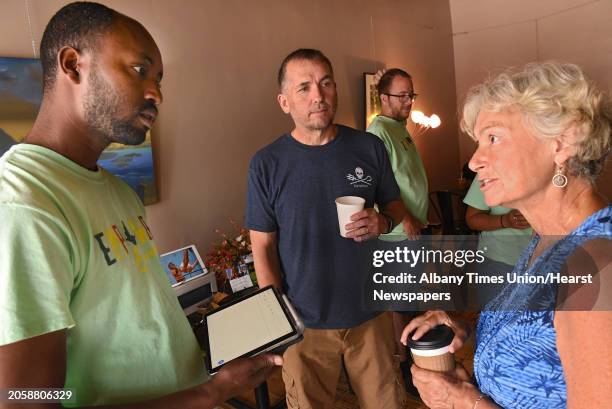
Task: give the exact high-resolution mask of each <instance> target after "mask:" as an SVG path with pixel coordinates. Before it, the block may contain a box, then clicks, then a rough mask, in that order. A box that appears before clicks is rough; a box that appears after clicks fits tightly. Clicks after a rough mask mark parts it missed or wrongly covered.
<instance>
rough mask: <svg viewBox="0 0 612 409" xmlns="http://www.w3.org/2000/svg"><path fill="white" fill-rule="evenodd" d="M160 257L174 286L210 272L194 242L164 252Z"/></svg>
mask: <svg viewBox="0 0 612 409" xmlns="http://www.w3.org/2000/svg"><path fill="white" fill-rule="evenodd" d="M159 259H160V262H161V265H162V267H163V268H164V271H165V272H166V275H167V276H168V280H170V284H172V286H173V287H176V286H177V285H179V284H181V283H184V282H187V281H189V280H192V279H194V278H196V277H197V276H199V275H202V274H206V273H208V270H207V269H206V267H205V266H204V263H203V262H202V258H200V254H199V253H198V250H197V249H196V247H195V245H193V244H191V245H189V246H186V247H183V248H180V249H177V250H174V251H171V252H169V253H165V254H162V255H161V256H160V257H159Z"/></svg>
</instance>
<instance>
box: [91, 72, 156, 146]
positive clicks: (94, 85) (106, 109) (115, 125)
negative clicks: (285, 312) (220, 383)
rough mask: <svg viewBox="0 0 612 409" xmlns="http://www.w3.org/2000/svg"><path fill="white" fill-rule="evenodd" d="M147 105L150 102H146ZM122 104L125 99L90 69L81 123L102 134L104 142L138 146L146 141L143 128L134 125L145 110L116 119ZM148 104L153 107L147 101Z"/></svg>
mask: <svg viewBox="0 0 612 409" xmlns="http://www.w3.org/2000/svg"><path fill="white" fill-rule="evenodd" d="M147 102H150V101H147ZM125 105H126V101H125V98H123V97H122V96H121V95H119V94H118V93H117V92H116V91H115V90H114V89H112V88H111V86H110V85H109V84H108V83H107V82H106V81H105V80H104V79H103V78H102V77H100V76H99V75H98V74H97V69H96V68H95V67H94V69H92V71H91V74H90V75H89V89H88V91H87V94H86V95H85V102H84V109H85V121H86V122H87V124H88V125H89V126H90V127H91V128H93V129H95V130H96V131H98V132H100V133H101V134H103V135H104V136H105V137H106V139H107V141H106V142H107V143H111V142H118V143H122V144H125V145H140V144H141V143H143V142H144V140H145V138H146V133H147V131H146V129H145V128H142V129H139V128H137V127H136V126H135V125H134V121H136V120H137V119H138V114H139V112H141V111H143V110H144V109H146V108H147V107H148V105H147V103H145V104H144V105H145V106H143V107H141V108H140V109H138V110H135V111H134V113H133V114H132V115H130V116H129V117H128V118H120V114H119V111H120V109H121V107H123V106H125ZM151 105H153V107H154V104H153V103H152V102H151Z"/></svg>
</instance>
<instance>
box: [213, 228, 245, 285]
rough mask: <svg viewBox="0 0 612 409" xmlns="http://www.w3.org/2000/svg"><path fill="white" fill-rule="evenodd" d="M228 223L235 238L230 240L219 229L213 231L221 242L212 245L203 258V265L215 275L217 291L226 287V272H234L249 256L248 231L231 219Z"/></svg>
mask: <svg viewBox="0 0 612 409" xmlns="http://www.w3.org/2000/svg"><path fill="white" fill-rule="evenodd" d="M229 222H230V224H231V225H232V228H233V230H234V232H235V234H237V236H236V237H235V238H232V237H230V236H229V235H228V234H226V233H225V232H223V231H222V230H221V229H219V228H216V229H214V230H213V231H214V232H215V233H217V234H218V235H219V236H220V237H221V242H219V243H213V244H212V245H211V247H210V250H209V251H208V253H206V255H205V256H204V264H205V265H206V268H208V269H209V270H210V271H213V272H214V273H215V278H216V279H217V287H218V288H219V290H222V289H224V288H226V287H227V281H228V276H227V271H228V270H232V271H236V267H237V266H238V265H239V264H241V263H242V259H243V257H244V256H246V255H249V254H251V239H250V236H249V231H248V230H247V229H245V228H244V227H242V226H240V225H239V224H238V223H236V221H234V220H232V219H229ZM232 236H233V234H232Z"/></svg>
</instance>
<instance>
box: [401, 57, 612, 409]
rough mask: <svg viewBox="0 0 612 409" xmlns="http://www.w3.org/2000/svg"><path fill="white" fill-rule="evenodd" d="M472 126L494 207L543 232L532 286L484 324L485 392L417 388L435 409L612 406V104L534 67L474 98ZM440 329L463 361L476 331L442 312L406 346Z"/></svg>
mask: <svg viewBox="0 0 612 409" xmlns="http://www.w3.org/2000/svg"><path fill="white" fill-rule="evenodd" d="M461 126H462V129H463V130H464V131H466V132H467V133H468V134H470V136H472V138H474V139H475V140H476V141H477V143H478V148H477V150H476V152H475V153H474V155H473V157H472V159H471V160H470V168H471V169H472V170H474V171H475V172H477V173H478V180H479V183H480V188H481V190H482V192H483V194H484V197H485V201H486V203H487V205H489V206H497V205H503V206H505V207H511V208H515V209H518V210H519V211H520V212H521V213H522V214H523V215H524V217H525V219H526V220H527V221H528V222H529V224H530V225H531V226H532V227H533V230H534V232H535V234H534V236H533V239H532V240H531V242H530V243H529V245H528V247H527V248H526V249H525V252H524V253H523V255H522V256H521V258H520V260H519V261H518V263H517V264H516V265H515V267H514V271H513V274H514V276H519V277H528V278H529V281H528V283H519V284H512V285H507V286H506V287H505V288H504V289H503V290H502V291H501V292H500V293H499V295H498V296H497V297H496V298H495V299H493V300H492V301H491V302H490V303H489V304H488V305H487V306H486V307H485V309H484V311H483V312H482V313H481V316H480V319H479V322H478V327H477V334H476V353H475V356H474V375H475V379H476V381H477V385H474V384H472V383H471V382H470V378H469V376H468V375H467V373H466V372H465V370H464V369H463V368H457V369H456V370H455V371H454V372H453V373H445V374H440V373H435V372H431V371H426V370H424V369H420V368H417V367H415V366H413V367H412V372H413V381H414V384H415V386H416V387H417V388H418V389H419V392H420V394H421V397H422V398H423V400H424V401H425V403H426V404H427V405H428V406H430V407H432V408H451V407H452V408H467V409H473V408H478V409H485V408H497V407H503V408H565V407H569V408H601V407H609V405H610V402H612V312H611V310H612V306H611V305H610V304H611V300H612V263H611V262H612V206H611V205H610V204H609V202H608V200H607V199H606V198H604V197H602V196H601V195H600V194H599V193H598V192H597V189H596V186H595V179H596V177H597V176H598V175H599V174H600V172H601V170H602V169H603V166H604V164H605V160H606V157H607V155H608V153H609V152H610V148H611V144H612V142H611V135H610V133H611V128H612V100H611V99H610V96H609V95H608V94H605V93H603V92H601V91H599V90H597V89H596V88H595V86H594V85H593V84H592V83H591V82H590V81H589V80H587V79H586V78H585V75H584V74H583V72H582V70H581V69H580V68H579V67H577V66H575V65H572V64H561V63H556V62H546V63H537V64H528V65H527V66H525V67H523V68H522V69H520V70H509V71H506V72H504V73H502V74H501V75H499V76H498V77H496V78H494V79H491V80H489V81H487V82H485V83H484V84H481V85H478V86H476V87H474V88H472V89H471V90H470V92H469V95H468V97H467V99H466V102H465V107H464V109H463V121H462V124H461ZM545 277H548V278H550V277H557V279H556V280H549V281H545V280H543V279H542V280H540V278H545ZM525 280H526V281H527V280H528V279H527V278H526V279H525ZM534 283H535V284H534ZM439 324H446V325H449V326H450V327H452V328H453V329H454V330H455V334H456V335H455V339H454V340H453V343H452V344H451V348H450V349H451V352H453V351H456V350H457V349H458V348H459V347H460V346H461V345H462V344H463V341H464V340H465V338H466V336H467V334H468V331H467V328H465V327H464V326H462V325H461V324H460V323H459V322H458V321H456V320H454V319H453V318H451V317H450V316H449V315H448V314H446V313H445V312H442V311H429V312H427V313H425V314H424V315H422V316H420V317H417V318H415V319H414V320H413V321H411V322H410V323H409V324H408V325H407V326H406V328H405V329H404V332H403V334H402V340H403V342H404V343H405V342H406V341H407V338H408V336H412V338H413V339H418V338H420V337H421V336H422V335H423V334H424V333H425V332H426V331H427V330H428V329H430V328H432V327H434V326H436V325H439ZM415 330H416V331H415ZM413 331H414V333H413Z"/></svg>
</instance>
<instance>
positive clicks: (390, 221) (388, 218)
mask: <svg viewBox="0 0 612 409" xmlns="http://www.w3.org/2000/svg"><path fill="white" fill-rule="evenodd" d="M382 215H383V216H385V218H386V219H387V222H388V223H387V231H386V232H385V233H383V234H389V233H391V230H393V227H395V226H393V218H392V217H391V216H388V215H386V214H384V213H382Z"/></svg>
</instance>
